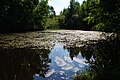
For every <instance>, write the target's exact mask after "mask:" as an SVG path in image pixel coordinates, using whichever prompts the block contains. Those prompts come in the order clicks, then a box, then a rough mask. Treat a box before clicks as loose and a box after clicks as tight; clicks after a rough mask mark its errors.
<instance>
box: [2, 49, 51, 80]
mask: <svg viewBox="0 0 120 80" xmlns="http://www.w3.org/2000/svg"><path fill="white" fill-rule="evenodd" d="M49 52H50V51H49V50H46V49H41V50H37V49H0V80H33V75H34V74H35V73H38V74H40V75H41V76H43V77H44V74H45V73H46V72H47V71H48V67H49V66H48V63H49V62H50V60H49V59H48V54H49Z"/></svg>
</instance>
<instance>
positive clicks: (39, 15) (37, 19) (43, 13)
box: [33, 0, 49, 30]
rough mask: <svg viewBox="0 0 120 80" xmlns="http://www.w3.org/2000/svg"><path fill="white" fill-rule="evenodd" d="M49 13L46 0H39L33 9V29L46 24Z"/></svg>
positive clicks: (42, 27)
mask: <svg viewBox="0 0 120 80" xmlns="http://www.w3.org/2000/svg"><path fill="white" fill-rule="evenodd" d="M48 14H49V6H48V1H47V0H41V1H40V3H39V4H38V5H37V6H36V7H35V9H34V10H33V22H34V29H36V30H43V29H44V28H45V26H46V18H47V17H48Z"/></svg>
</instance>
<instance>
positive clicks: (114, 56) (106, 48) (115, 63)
mask: <svg viewBox="0 0 120 80" xmlns="http://www.w3.org/2000/svg"><path fill="white" fill-rule="evenodd" d="M89 46H90V47H93V46H91V45H89ZM88 48H89V47H88ZM93 57H94V61H91V62H90V68H91V71H92V72H94V73H93V75H94V77H95V79H97V80H120V36H117V37H116V36H115V35H113V36H112V37H110V38H108V39H107V40H99V41H98V43H97V44H96V45H95V46H94V47H93Z"/></svg>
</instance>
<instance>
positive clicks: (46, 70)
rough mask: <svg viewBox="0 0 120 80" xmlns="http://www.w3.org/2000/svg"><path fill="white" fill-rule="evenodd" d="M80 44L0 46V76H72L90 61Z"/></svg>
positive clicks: (50, 79) (32, 79)
mask: <svg viewBox="0 0 120 80" xmlns="http://www.w3.org/2000/svg"><path fill="white" fill-rule="evenodd" d="M85 61H86V59H85V58H83V54H81V49H79V48H65V47H64V46H63V45H62V44H61V43H55V45H54V47H53V48H52V49H50V50H47V49H29V48H16V49H2V48H0V72H1V73H0V78H1V79H0V80H3V79H4V80H71V79H72V76H73V75H75V74H76V73H80V72H82V71H83V70H85V69H86V68H87V67H88V66H89V64H87V63H85Z"/></svg>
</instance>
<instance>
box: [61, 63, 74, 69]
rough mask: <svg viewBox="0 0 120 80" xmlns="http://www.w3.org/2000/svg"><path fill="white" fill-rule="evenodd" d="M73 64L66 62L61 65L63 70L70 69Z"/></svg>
mask: <svg viewBox="0 0 120 80" xmlns="http://www.w3.org/2000/svg"><path fill="white" fill-rule="evenodd" d="M72 68H73V66H71V65H70V64H69V63H67V64H66V65H65V66H63V67H62V69H63V70H70V69H72Z"/></svg>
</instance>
